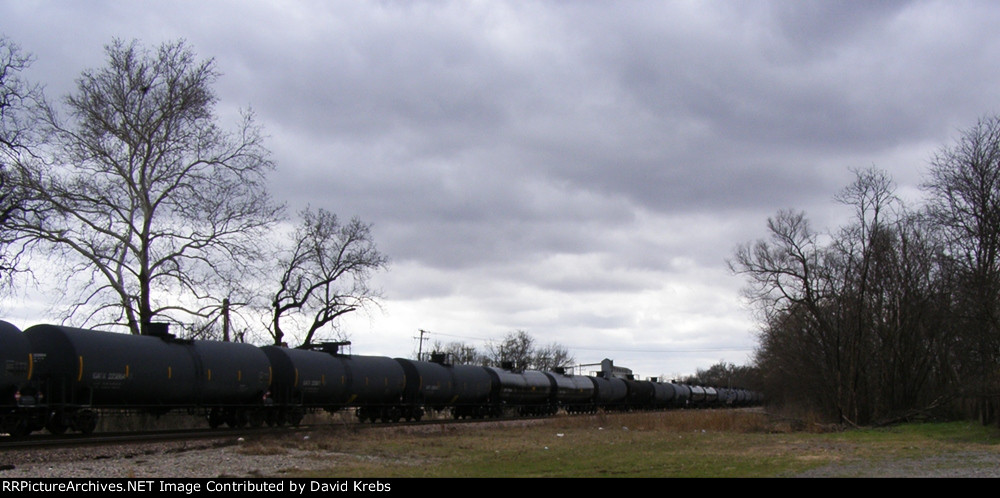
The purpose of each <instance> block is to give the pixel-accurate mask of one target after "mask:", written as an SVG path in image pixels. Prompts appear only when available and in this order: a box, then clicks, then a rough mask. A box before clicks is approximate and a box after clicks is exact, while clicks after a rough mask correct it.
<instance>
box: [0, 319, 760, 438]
mask: <svg viewBox="0 0 1000 498" xmlns="http://www.w3.org/2000/svg"><path fill="white" fill-rule="evenodd" d="M151 330H152V331H153V332H152V333H150V334H148V335H128V334H118V333H111V332H101V331H95V330H86V329H78V328H71V327H62V326H56V325H35V326H33V327H30V328H27V329H25V330H24V331H23V332H22V331H20V330H19V329H18V328H17V327H15V326H14V325H11V324H10V323H7V322H3V321H0V362H2V370H0V433H5V434H9V435H12V436H23V435H27V434H29V433H31V432H34V431H39V430H42V429H46V430H48V431H49V432H51V433H54V434H62V433H65V432H66V431H69V430H73V431H79V432H82V433H90V432H93V431H94V430H95V429H96V427H97V422H98V417H99V416H100V413H101V412H102V411H104V410H123V411H127V412H130V413H131V412H146V413H153V414H163V413H166V412H169V411H171V410H186V411H188V412H190V413H193V414H198V415H199V416H204V417H205V418H206V419H207V422H208V424H209V426H211V427H218V426H221V425H223V424H226V425H229V426H232V427H241V426H245V425H250V426H261V425H264V424H267V425H270V426H274V425H284V424H290V425H298V424H299V423H300V422H301V420H302V418H303V416H304V415H305V414H306V413H309V412H313V411H320V410H326V411H329V412H336V411H339V410H344V409H354V410H355V413H356V415H357V417H358V419H360V420H361V421H371V422H375V421H384V422H395V421H399V420H420V419H421V417H423V416H424V414H425V413H427V412H429V411H432V412H445V411H450V412H451V415H452V416H454V417H455V418H483V417H502V416H507V415H510V414H521V415H550V414H554V413H556V412H558V411H560V410H562V411H565V412H569V413H583V412H595V411H597V410H645V409H661V408H671V407H676V408H682V407H712V406H746V405H753V404H759V403H760V402H761V401H762V399H761V397H760V395H759V394H757V393H755V392H753V391H748V390H744V389H731V388H715V387H703V386H688V385H682V384H674V383H666V382H657V381H653V380H645V381H643V380H636V379H634V378H630V377H631V376H630V375H627V374H625V375H623V374H622V373H621V372H622V371H623V370H624V369H620V368H617V367H614V366H613V365H612V362H611V360H604V362H602V369H601V373H600V374H599V375H596V376H589V375H572V374H570V373H566V372H564V371H552V372H543V371H535V370H519V369H516V368H512V367H511V366H505V367H503V368H498V367H481V366H472V365H451V364H449V363H448V362H447V361H446V358H444V357H442V356H441V355H434V356H433V357H432V359H431V361H417V360H410V359H404V358H388V357H381V356H362V355H351V354H345V353H343V352H342V351H341V348H342V346H344V345H346V344H349V343H326V344H320V345H316V346H314V347H311V348H308V349H292V348H287V347H281V346H263V347H257V346H253V345H250V344H243V343H233V342H219V341H208V340H191V339H180V338H177V337H175V336H173V335H171V334H169V333H167V331H166V328H165V327H155V328H154V327H151ZM626 372H627V371H626Z"/></svg>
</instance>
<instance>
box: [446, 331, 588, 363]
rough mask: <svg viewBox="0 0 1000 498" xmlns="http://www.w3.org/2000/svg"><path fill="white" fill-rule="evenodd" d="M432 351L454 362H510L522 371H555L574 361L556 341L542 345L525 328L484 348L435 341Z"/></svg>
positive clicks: (491, 341) (492, 341)
mask: <svg viewBox="0 0 1000 498" xmlns="http://www.w3.org/2000/svg"><path fill="white" fill-rule="evenodd" d="M432 351H434V352H436V353H441V354H444V355H445V357H446V358H447V361H448V362H450V363H452V364H454V365H482V366H493V367H501V366H504V365H505V364H507V365H510V366H512V367H513V368H515V369H521V370H542V371H553V370H556V369H557V368H569V367H571V366H572V365H573V363H574V361H575V360H574V358H573V356H572V355H570V354H569V350H568V349H566V347H564V346H561V345H559V344H557V343H551V344H548V345H539V344H538V343H537V342H536V341H535V339H534V338H533V337H531V335H530V334H528V333H527V332H525V331H523V330H518V331H515V332H510V333H508V334H506V335H505V336H504V337H503V339H500V340H490V341H487V343H486V345H485V346H484V347H483V349H476V347H475V346H471V345H469V344H467V343H464V342H449V343H446V344H445V343H442V342H440V341H436V342H435V343H434V344H433V347H432Z"/></svg>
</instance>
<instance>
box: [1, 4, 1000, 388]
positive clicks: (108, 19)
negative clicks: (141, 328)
mask: <svg viewBox="0 0 1000 498" xmlns="http://www.w3.org/2000/svg"><path fill="white" fill-rule="evenodd" d="M0 19H4V21H5V22H4V26H3V27H2V29H3V30H4V32H5V33H6V34H7V35H8V36H10V37H11V38H13V39H14V40H16V41H17V42H18V43H20V44H21V45H22V46H23V47H24V48H25V49H26V50H28V51H31V52H33V53H34V54H35V55H36V57H37V61H36V64H35V66H34V67H33V68H32V74H31V76H32V77H33V78H35V79H36V80H38V81H41V82H43V83H45V84H46V85H47V87H48V90H49V93H50V97H57V96H59V95H62V94H64V93H65V92H66V91H68V90H69V89H71V88H72V83H73V79H74V78H75V77H76V76H77V75H78V74H79V73H80V71H81V70H83V69H85V68H88V67H95V66H99V65H100V64H102V63H103V61H102V59H103V54H102V52H101V47H102V46H103V45H105V44H107V43H108V42H110V41H111V39H112V38H114V37H121V38H125V39H130V38H139V39H141V40H142V41H143V42H144V43H145V44H147V45H148V46H155V45H156V44H158V43H160V42H162V41H166V40H173V39H177V38H184V39H186V40H187V41H188V42H189V43H190V44H191V46H192V47H193V48H194V49H195V50H196V51H197V52H198V53H199V54H200V55H201V56H202V57H214V58H215V60H216V62H217V64H218V68H219V70H220V71H221V72H222V73H223V75H222V77H221V78H220V80H219V81H218V84H217V87H216V88H217V90H218V92H219V96H220V102H219V106H218V110H219V112H220V115H221V116H222V117H223V118H225V119H232V118H234V117H235V116H236V115H237V111H238V109H239V108H241V107H245V106H250V107H252V108H253V109H254V111H255V112H256V114H257V116H258V118H259V120H260V122H261V124H262V125H263V126H264V128H265V130H266V132H267V133H268V134H269V135H270V139H269V142H268V144H269V147H270V148H271V149H272V151H273V152H274V159H275V161H276V164H277V170H276V171H275V175H274V177H273V179H272V191H273V193H274V194H275V196H276V197H278V198H279V199H282V200H284V201H286V202H288V203H289V205H290V207H292V208H299V207H302V206H305V205H311V206H313V207H322V208H326V209H330V210H332V211H334V212H337V213H338V214H340V215H342V216H345V217H349V216H352V215H359V216H360V217H361V218H362V219H364V220H365V221H367V222H370V223H373V224H374V230H375V233H376V237H377V241H378V243H379V247H380V248H381V249H383V250H384V251H385V252H387V253H388V254H389V255H390V256H391V257H392V258H393V260H394V266H393V268H392V270H390V273H389V274H387V275H383V276H380V277H379V280H378V282H377V283H378V284H379V285H380V286H382V287H383V288H384V290H385V293H386V295H387V297H388V298H389V299H388V300H387V306H386V308H387V309H389V310H390V316H391V317H392V318H391V319H390V320H391V322H390V323H392V324H393V325H392V327H398V326H402V327H409V329H412V328H414V327H416V326H417V325H414V324H412V323H409V322H407V323H406V324H404V325H400V323H401V322H404V321H409V320H415V319H419V320H421V322H420V326H424V327H426V328H431V329H434V328H436V329H437V330H439V331H440V332H449V331H455V330H459V329H463V328H464V329H466V330H467V329H469V328H471V327H472V326H471V325H470V323H471V322H476V323H477V324H478V325H477V326H482V327H485V328H486V329H487V330H489V331H491V332H493V333H496V332H498V331H499V332H500V333H502V332H504V331H508V330H510V329H513V328H518V327H524V328H530V329H531V330H529V332H535V333H540V334H541V333H546V334H551V336H550V337H540V341H541V342H543V343H548V342H550V341H551V340H562V341H563V342H566V343H571V344H572V343H579V344H583V343H587V344H591V343H596V342H598V341H599V340H600V338H601V337H611V338H615V340H619V341H622V342H623V343H629V342H631V343H642V344H654V343H655V344H668V345H669V344H670V343H671V341H676V342H677V343H680V342H683V343H684V344H685V345H688V344H694V343H697V344H698V345H699V347H701V348H704V349H707V350H712V343H715V344H716V345H718V344H722V345H728V344H733V343H738V344H741V345H746V344H748V343H749V342H750V340H749V329H750V325H749V319H748V318H747V313H746V312H745V310H741V309H740V307H739V293H738V287H739V279H738V278H736V277H733V276H731V275H729V274H728V273H727V271H726V268H725V262H724V261H725V258H726V257H728V256H729V255H731V254H732V250H733V248H734V247H735V246H736V245H737V244H739V243H741V242H745V241H748V240H752V239H755V238H758V237H760V236H762V235H763V230H764V226H765V222H766V218H767V217H768V216H770V215H773V214H774V213H775V212H776V211H777V210H778V209H782V208H796V209H804V210H806V211H807V213H808V214H809V215H810V217H811V218H814V219H816V220H819V221H818V227H817V228H819V229H823V228H826V226H827V224H828V223H832V224H836V223H842V222H843V221H844V220H843V219H842V218H838V216H840V214H841V212H842V211H838V209H839V208H838V207H837V206H835V205H834V204H833V203H832V197H833V195H834V194H835V193H836V191H837V190H839V189H840V188H841V187H842V185H844V184H845V183H846V182H847V181H848V180H849V179H850V175H851V173H850V170H849V168H852V167H854V168H858V167H867V166H870V165H873V164H874V165H875V166H878V167H882V168H886V169H887V170H888V171H889V172H890V174H892V175H893V176H894V177H896V178H897V180H900V181H901V182H904V183H903V185H902V186H903V187H904V188H908V189H910V191H915V186H916V185H917V184H918V183H919V181H920V175H921V170H922V169H923V168H924V167H925V165H926V159H927V157H928V155H929V153H930V152H931V151H933V149H934V148H936V147H938V146H940V145H943V144H944V143H946V142H947V141H949V140H951V139H952V138H953V137H954V136H955V135H956V130H957V129H959V128H963V127H966V126H968V125H970V124H971V123H973V122H974V121H975V119H976V118H977V117H978V116H980V115H982V114H987V113H992V112H997V111H1000V106H998V105H997V103H998V102H1000V69H998V68H997V66H996V61H997V60H1000V36H997V35H996V34H995V31H996V30H995V26H996V25H997V24H998V23H1000V8H998V7H997V6H996V4H994V3H990V2H961V3H950V2H831V1H815V2H810V1H795V2H787V1H774V2H763V1H762V2H641V1H640V2H615V4H614V5H609V4H607V3H605V2H326V1H317V2H308V1H304V2H280V3H273V4H272V3H265V2H243V1H240V2H235V1H234V2H204V1H198V2H193V1H192V2H188V1H184V2H180V1H176V2H173V1H172V2H156V3H152V2H128V3H110V2H44V3H40V2H30V3H29V2H0ZM293 211H294V209H293ZM396 342H399V340H398V339H397V340H396ZM403 342H406V341H403ZM673 349H674V350H677V347H674V348H673ZM382 352H383V353H384V352H385V351H382ZM402 353H403V354H405V353H406V351H403V352H402ZM707 354H708V355H709V357H710V358H709V361H714V360H718V358H717V357H715V356H717V355H716V354H715V353H711V352H710V353H707ZM701 357H702V358H703V357H704V355H701ZM742 359H743V355H742V354H741V355H740V357H739V358H734V359H733V360H730V361H741V360H742ZM654 361H656V360H655V359H651V360H650V362H654ZM685 361H687V360H685ZM699 366H702V367H706V366H707V365H704V364H702V365H699ZM650 373H653V372H650ZM656 373H659V372H656Z"/></svg>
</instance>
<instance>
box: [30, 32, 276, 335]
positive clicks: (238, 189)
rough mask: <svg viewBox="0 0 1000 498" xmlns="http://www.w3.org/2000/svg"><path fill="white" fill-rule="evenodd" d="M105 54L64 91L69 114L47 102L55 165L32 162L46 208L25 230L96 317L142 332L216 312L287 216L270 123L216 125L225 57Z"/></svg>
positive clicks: (173, 47)
mask: <svg viewBox="0 0 1000 498" xmlns="http://www.w3.org/2000/svg"><path fill="white" fill-rule="evenodd" d="M105 50H106V53H107V64H106V65H105V66H104V67H100V68H97V69H89V70H86V71H84V72H83V73H82V75H81V76H80V78H79V79H78V80H77V88H76V91H75V92H74V93H72V94H70V95H69V96H68V97H66V99H65V105H66V108H67V110H68V111H69V120H68V122H65V123H64V122H63V120H62V119H60V117H59V116H58V115H57V113H56V111H55V110H54V109H52V108H51V107H50V108H49V111H48V113H47V115H46V124H47V126H48V128H49V131H51V133H52V137H53V141H52V143H51V145H52V149H51V150H52V152H51V154H52V161H51V162H52V164H50V165H48V167H46V168H44V169H43V170H40V171H22V181H23V182H24V185H25V186H26V187H27V188H29V189H30V190H31V193H32V196H33V197H34V198H36V202H35V204H34V205H33V207H34V209H35V210H36V213H38V214H39V215H38V216H36V217H35V218H33V219H29V220H26V221H25V222H24V223H22V224H21V225H19V226H18V227H17V228H18V229H19V230H20V231H21V233H23V234H28V235H30V237H32V238H33V239H34V240H39V241H44V242H46V243H48V247H50V248H52V249H53V252H52V253H51V255H60V256H64V257H66V258H67V259H68V261H70V262H71V264H70V265H69V269H70V273H71V274H72V277H71V278H73V277H75V278H77V279H80V280H83V281H84V282H85V285H84V286H83V287H82V288H81V291H80V293H79V294H78V295H77V296H76V299H75V302H74V303H73V305H72V307H71V311H70V313H73V314H79V313H80V312H84V313H86V319H85V322H90V323H92V324H93V325H94V326H100V325H107V324H116V323H121V322H122V321H124V322H126V323H127V324H128V327H129V329H130V331H131V332H132V333H134V334H138V333H140V331H141V327H143V326H145V324H147V323H149V322H150V321H151V320H153V319H154V317H156V318H157V319H160V320H163V319H168V320H169V319H172V320H180V319H181V318H179V317H181V316H187V317H188V318H189V319H190V318H194V319H205V318H208V317H209V316H210V315H212V313H213V312H214V311H216V310H218V309H219V307H220V306H221V302H222V299H224V298H225V297H228V296H226V295H220V293H221V292H216V291H214V289H213V286H214V285H215V284H216V283H218V282H220V281H226V278H225V277H224V275H226V274H231V273H232V272H235V271H238V270H239V267H240V265H241V264H243V262H247V261H253V260H255V259H259V255H258V244H257V241H258V240H260V239H262V238H264V235H265V234H266V233H267V229H268V228H269V227H271V226H272V225H273V223H274V222H275V221H276V220H277V219H278V218H279V216H280V213H281V208H280V206H276V205H274V204H273V203H272V202H271V200H270V198H269V197H268V194H267V192H266V189H265V175H266V174H267V173H268V172H269V171H270V170H271V169H272V167H273V165H272V163H271V161H270V159H269V155H268V151H267V150H266V149H265V148H264V146H263V138H262V135H261V132H260V129H259V128H258V126H257V125H256V124H255V122H254V120H253V117H252V115H251V114H249V113H246V114H244V116H243V119H242V121H241V122H240V123H239V125H238V128H237V129H236V130H235V132H232V133H228V132H225V131H223V130H222V129H221V128H220V127H219V126H218V125H217V124H216V117H215V114H214V109H213V107H214V105H215V103H216V101H217V97H216V95H215V93H214V91H213V90H212V85H213V83H214V82H215V81H216V79H217V78H218V76H219V75H218V72H217V71H216V69H215V64H214V62H213V61H212V60H210V59H209V60H203V61H198V60H196V58H195V54H194V53H193V52H192V50H191V49H190V48H188V46H187V45H186V44H185V43H184V42H183V41H178V42H169V43H164V44H163V45H161V46H160V47H158V48H157V49H156V50H155V51H149V50H147V49H145V48H143V47H142V46H140V45H139V44H138V43H137V42H135V41H133V42H130V43H129V42H123V41H120V40H115V41H114V42H113V43H111V44H110V45H108V46H107V47H105Z"/></svg>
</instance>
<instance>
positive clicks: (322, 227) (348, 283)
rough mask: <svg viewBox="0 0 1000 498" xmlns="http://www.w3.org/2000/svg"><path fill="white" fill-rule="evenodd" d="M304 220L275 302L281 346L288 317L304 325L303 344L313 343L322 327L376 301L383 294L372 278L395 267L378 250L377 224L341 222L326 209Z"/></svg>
mask: <svg viewBox="0 0 1000 498" xmlns="http://www.w3.org/2000/svg"><path fill="white" fill-rule="evenodd" d="M301 218H302V219H301V224H300V225H299V227H298V228H297V229H296V231H295V236H294V238H293V240H294V246H293V247H292V248H291V250H290V251H289V253H288V255H287V256H286V257H284V258H281V260H280V264H281V267H282V274H281V278H280V280H279V287H278V290H277V291H276V292H275V293H274V295H273V299H272V311H273V314H272V321H271V334H272V338H273V339H274V343H275V344H281V343H283V342H286V338H285V336H286V332H285V330H284V329H283V328H282V327H283V324H282V320H283V319H285V318H289V319H292V320H295V321H298V322H300V323H301V324H302V325H303V328H302V329H303V330H304V333H303V334H302V337H301V344H302V345H308V344H311V343H312V342H313V340H314V339H315V335H316V333H317V331H319V329H320V328H321V327H323V326H325V325H327V324H329V323H331V322H333V321H334V320H335V319H336V318H338V317H340V316H342V315H344V314H346V313H351V312H353V311H356V310H358V309H359V308H363V307H365V306H366V305H369V304H373V303H375V302H376V299H377V298H378V297H379V296H378V293H377V292H376V291H375V290H373V289H371V288H370V287H369V286H368V280H369V278H370V277H371V274H372V272H375V271H377V270H382V269H385V268H386V267H387V266H388V263H389V259H388V257H387V256H386V255H384V254H382V253H381V252H379V250H378V249H377V248H376V246H375V242H374V240H373V238H372V232H371V226H370V225H367V224H365V223H362V222H361V220H359V219H357V218H354V219H352V220H351V221H350V222H348V223H347V224H341V223H340V221H339V219H338V218H337V215H335V214H333V213H330V212H328V211H326V210H323V209H319V210H318V211H315V212H313V211H312V210H310V209H306V210H304V211H302V213H301Z"/></svg>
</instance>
